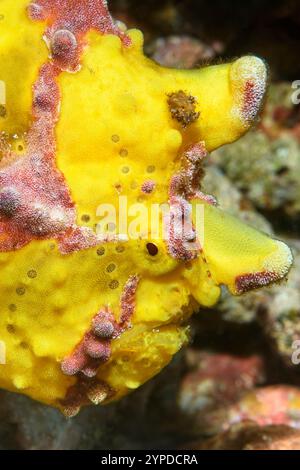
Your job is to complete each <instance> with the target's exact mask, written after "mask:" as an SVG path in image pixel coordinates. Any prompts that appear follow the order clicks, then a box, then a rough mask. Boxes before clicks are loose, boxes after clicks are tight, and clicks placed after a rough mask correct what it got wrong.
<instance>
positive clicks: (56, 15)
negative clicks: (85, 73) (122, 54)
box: [29, 0, 131, 70]
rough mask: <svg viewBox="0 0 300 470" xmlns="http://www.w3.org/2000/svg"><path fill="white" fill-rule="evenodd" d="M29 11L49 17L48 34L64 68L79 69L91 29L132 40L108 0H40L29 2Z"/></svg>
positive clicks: (54, 54) (127, 41) (34, 15)
mask: <svg viewBox="0 0 300 470" xmlns="http://www.w3.org/2000/svg"><path fill="white" fill-rule="evenodd" d="M29 15H30V17H31V18H32V19H33V20H46V21H47V23H48V28H47V30H46V33H45V36H46V38H47V41H48V43H49V45H50V49H51V52H52V57H53V59H54V60H55V61H56V62H57V63H59V65H60V66H61V68H62V69H69V70H76V69H78V67H79V57H80V54H81V52H82V49H83V47H84V45H85V40H84V35H85V34H86V33H87V32H88V31H89V30H91V29H94V30H96V31H99V32H100V33H102V34H115V35H117V36H119V37H120V39H121V40H122V42H123V44H124V45H125V46H129V45H130V44H131V40H130V38H129V37H128V36H127V35H126V34H125V33H123V32H122V31H120V29H119V28H118V27H117V26H116V24H115V23H114V21H113V19H112V17H111V16H110V14H109V11H108V8H107V3H106V1H104V0H36V1H35V2H33V3H32V4H31V5H30V6H29Z"/></svg>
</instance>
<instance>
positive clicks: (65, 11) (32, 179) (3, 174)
mask: <svg viewBox="0 0 300 470" xmlns="http://www.w3.org/2000/svg"><path fill="white" fill-rule="evenodd" d="M29 15H30V17H31V18H32V19H36V20H46V21H47V22H48V28H47V30H46V33H45V35H46V38H47V40H48V42H49V44H50V45H51V50H52V60H51V61H49V62H47V63H46V64H44V65H43V66H42V67H41V69H40V71H39V76H38V79H37V80H36V82H35V84H34V86H33V104H32V117H33V123H32V125H31V127H30V129H29V131H28V133H27V135H26V137H25V142H26V153H25V155H23V156H21V157H20V156H19V155H16V154H13V153H12V152H11V151H10V149H9V147H7V146H5V143H3V142H1V150H4V151H5V152H4V156H3V159H2V161H1V164H0V251H10V250H16V249H20V248H21V247H23V246H24V245H26V244H27V243H29V242H30V241H31V240H34V239H49V238H52V239H53V238H54V239H57V240H58V241H59V247H60V249H61V251H62V252H63V253H70V252H72V251H75V250H80V249H85V248H88V247H91V246H95V245H96V244H97V243H98V242H99V240H98V239H97V237H96V236H95V235H94V234H93V232H92V230H90V229H87V228H84V227H78V226H77V225H76V210H75V205H74V202H73V201H72V199H71V195H70V191H69V188H68V186H67V183H66V181H65V178H64V176H63V175H62V173H61V172H60V171H59V170H58V168H57V167H56V161H55V160H56V141H55V126H56V123H57V121H58V118H59V107H60V91H59V88H58V85H57V81H56V80H57V77H58V75H59V74H60V73H61V71H62V70H70V71H75V70H77V69H78V66H79V63H80V54H81V52H82V50H83V47H84V45H85V40H84V35H85V34H86V33H87V32H88V31H89V30H90V29H96V30H98V31H99V32H101V33H103V34H104V33H112V34H117V35H118V36H119V37H120V38H121V39H122V41H123V43H124V45H129V44H130V40H129V38H128V37H127V36H126V35H125V34H124V33H122V32H121V31H119V30H118V28H117V27H116V25H115V24H114V23H113V21H112V18H111V16H110V15H109V12H108V10H107V6H106V2H104V1H103V0H93V1H91V0H76V1H75V0H39V1H36V2H35V3H32V4H31V5H30V6H29Z"/></svg>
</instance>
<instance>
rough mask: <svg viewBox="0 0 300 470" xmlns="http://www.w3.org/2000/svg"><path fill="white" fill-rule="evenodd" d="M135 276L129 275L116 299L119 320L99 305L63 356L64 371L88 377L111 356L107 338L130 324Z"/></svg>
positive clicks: (136, 279)
mask: <svg viewBox="0 0 300 470" xmlns="http://www.w3.org/2000/svg"><path fill="white" fill-rule="evenodd" d="M138 282H139V278H138V276H131V277H130V278H129V279H128V281H127V283H126V284H125V286H124V289H123V293H122V296H121V301H120V311H121V313H120V321H119V322H117V321H116V320H115V318H114V315H113V313H112V312H111V311H110V310H109V309H108V308H105V309H102V310H100V312H98V313H97V315H95V317H94V318H93V320H92V324H91V327H90V329H89V330H88V331H87V332H86V333H85V334H84V336H83V338H82V340H81V341H80V343H79V344H78V345H77V346H76V348H75V349H74V351H73V352H72V354H70V356H68V357H66V358H65V359H64V360H63V361H62V364H61V369H62V371H63V373H64V374H66V375H77V374H78V373H82V374H83V375H84V376H86V377H89V378H92V377H95V376H96V375H97V371H98V369H99V367H100V366H101V364H104V363H105V362H107V361H108V360H109V358H110V356H111V341H112V340H113V339H115V338H117V337H119V336H120V335H121V334H122V333H123V332H124V331H126V330H127V329H128V328H130V319H131V317H132V315H133V313H134V309H135V295H136V290H137V287H138Z"/></svg>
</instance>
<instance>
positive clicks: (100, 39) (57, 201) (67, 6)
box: [0, 0, 292, 416]
mask: <svg viewBox="0 0 300 470" xmlns="http://www.w3.org/2000/svg"><path fill="white" fill-rule="evenodd" d="M266 86H267V68H266V65H265V63H264V62H263V61H262V60H261V59H259V58H257V57H254V56H246V57H242V58H240V59H238V60H235V61H234V62H232V63H228V64H221V65H216V66H208V67H203V68H200V69H195V70H175V69H168V68H164V67H161V66H159V65H157V64H156V63H154V62H153V61H151V60H150V59H148V58H147V57H145V56H144V54H143V36H142V33H141V32H140V31H138V30H134V29H133V30H126V27H125V26H124V25H122V24H120V23H117V22H115V21H114V20H113V19H112V17H111V16H110V14H109V12H108V9H107V5H106V2H105V0H36V1H32V2H30V1H29V0H14V2H12V1H11V0H1V1H0V124H1V135H0V152H1V161H0V165H1V169H0V265H1V287H0V305H1V316H0V341H1V353H2V354H1V356H3V357H1V362H2V364H1V365H0V387H2V388H4V389H7V390H10V391H13V392H19V393H23V394H26V395H28V396H30V397H32V398H33V399H35V400H39V401H41V402H43V403H45V404H48V405H52V406H54V407H57V408H59V409H61V410H62V411H63V412H64V413H65V414H66V415H67V416H74V415H75V414H76V413H78V411H79V410H80V408H81V406H84V405H88V404H96V405H97V404H100V403H109V402H111V401H113V400H116V399H119V398H120V397H122V396H124V395H125V394H127V393H128V392H130V391H132V390H134V389H136V388H137V387H139V386H140V385H141V384H143V383H144V382H146V381H147V380H148V379H150V378H151V377H153V376H154V375H155V374H157V373H158V372H159V371H160V370H161V369H162V368H163V367H164V366H165V365H166V364H168V363H169V361H170V360H171V358H172V357H173V355H174V354H175V353H176V352H177V351H178V350H179V349H180V348H181V347H182V345H183V344H185V343H186V341H187V340H188V337H189V328H188V320H189V317H190V316H191V314H192V313H193V312H195V311H196V310H197V309H198V308H199V306H205V307H210V306H212V305H214V304H215V303H216V302H217V300H218V298H219V296H220V286H221V285H225V286H227V287H228V289H229V290H230V291H231V292H232V293H233V294H234V295H239V294H242V293H244V292H246V291H248V290H250V289H253V288H258V287H260V286H265V285H268V284H270V283H271V282H276V281H279V280H280V279H282V278H284V277H285V276H286V274H287V273H288V271H289V268H290V266H291V263H292V255H291V252H290V250H289V248H288V247H287V246H286V245H285V244H284V243H282V242H280V241H278V240H274V239H272V238H269V237H268V236H267V235H265V234H263V233H260V232H258V231H256V230H254V229H252V228H251V227H249V226H247V225H244V224H243V223H241V222H240V221H239V220H237V219H235V218H233V217H232V216H230V215H227V214H226V213H224V212H223V211H221V210H220V208H218V204H217V201H216V200H215V199H214V198H213V196H210V195H206V194H204V193H203V192H202V191H201V180H202V176H203V164H204V161H205V159H207V158H208V152H211V151H212V150H214V149H216V148H218V147H220V146H221V145H224V144H228V143H230V142H233V141H235V140H236V139H238V138H239V137H240V136H241V135H242V134H244V133H245V132H246V131H247V130H248V129H249V128H250V127H251V125H252V124H253V122H255V120H256V118H257V115H258V113H259V111H260V108H261V105H262V102H263V99H264V95H265V91H266ZM162 208H164V210H162ZM155 220H156V221H158V223H156V222H155ZM162 226H163V230H161V229H162Z"/></svg>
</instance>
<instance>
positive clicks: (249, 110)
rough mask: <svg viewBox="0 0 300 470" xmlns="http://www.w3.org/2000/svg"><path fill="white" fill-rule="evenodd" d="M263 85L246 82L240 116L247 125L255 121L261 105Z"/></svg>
mask: <svg viewBox="0 0 300 470" xmlns="http://www.w3.org/2000/svg"><path fill="white" fill-rule="evenodd" d="M264 91H265V83H264V82H262V83H259V82H253V81H251V80H248V81H247V82H246V84H245V88H244V96H243V106H242V116H243V118H244V120H245V121H246V122H247V123H250V122H252V121H253V119H255V117H256V115H257V113H258V111H259V108H260V106H261V103H262V98H263V95H264Z"/></svg>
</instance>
